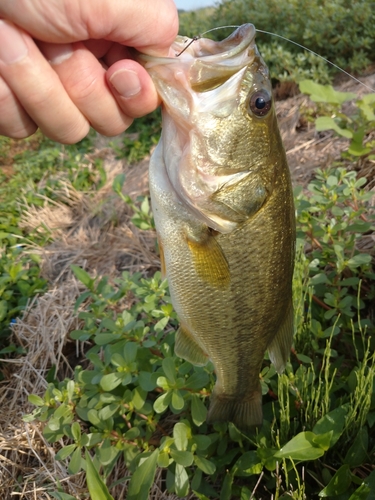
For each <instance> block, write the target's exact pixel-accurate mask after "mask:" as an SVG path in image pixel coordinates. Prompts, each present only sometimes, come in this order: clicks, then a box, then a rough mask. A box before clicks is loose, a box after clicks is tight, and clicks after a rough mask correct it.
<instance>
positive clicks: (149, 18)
mask: <svg viewBox="0 0 375 500" xmlns="http://www.w3.org/2000/svg"><path fill="white" fill-rule="evenodd" d="M177 31H178V17H177V10H176V7H175V5H174V3H173V0H152V1H150V0H33V2H30V1H29V0H6V1H5V0H4V1H1V2H0V135H5V136H8V137H12V138H17V139H20V138H24V137H28V136H29V135H31V134H33V133H34V132H35V131H36V130H37V128H38V127H39V128H40V129H41V130H42V132H43V133H44V134H45V135H46V136H47V137H50V138H51V139H53V140H55V141H59V142H62V143H66V144H70V143H74V142H77V141H79V140H81V139H82V138H83V137H85V135H86V134H87V133H88V131H89V128H90V125H91V126H92V127H93V128H94V129H95V130H97V131H98V132H100V133H101V134H104V135H108V136H112V135H117V134H120V133H121V132H123V131H124V130H126V129H127V128H128V127H129V126H130V124H131V123H132V121H133V118H135V117H138V116H142V115H145V114H147V113H149V112H151V111H153V110H154V109H155V108H156V107H157V106H158V104H159V99H158V95H157V93H156V89H155V87H154V85H153V83H152V80H151V78H150V77H149V75H148V73H147V72H146V70H145V69H144V68H143V67H142V66H140V65H139V64H138V63H137V62H135V61H134V60H132V59H131V54H130V52H129V47H134V48H136V49H137V50H138V51H140V52H143V53H146V54H151V55H160V56H163V55H168V54H169V47H170V45H171V43H172V42H173V40H174V39H175V37H176V35H177Z"/></svg>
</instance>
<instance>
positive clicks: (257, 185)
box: [140, 24, 282, 233]
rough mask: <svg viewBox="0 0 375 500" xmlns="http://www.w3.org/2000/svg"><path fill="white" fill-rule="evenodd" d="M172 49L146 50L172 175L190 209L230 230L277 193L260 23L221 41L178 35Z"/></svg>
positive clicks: (269, 93)
mask: <svg viewBox="0 0 375 500" xmlns="http://www.w3.org/2000/svg"><path fill="white" fill-rule="evenodd" d="M172 49H173V50H174V51H175V53H176V57H170V58H158V57H152V56H144V55H141V56H140V59H141V61H142V62H143V64H144V66H145V68H146V69H147V71H148V72H149V74H150V75H151V77H152V79H153V81H154V83H155V86H156V88H157V90H158V93H159V95H160V97H161V99H162V101H163V131H164V132H163V133H162V139H161V141H162V142H163V141H164V142H163V155H164V163H165V165H166V170H167V175H168V177H169V181H170V183H171V185H172V186H173V189H174V190H175V193H176V195H177V196H178V198H179V199H180V201H181V203H183V204H184V205H185V207H186V209H187V210H190V211H191V212H192V213H194V215H195V216H196V217H197V218H198V219H199V220H200V221H201V222H204V223H205V224H207V225H208V226H209V227H211V228H212V229H214V230H216V231H219V232H223V233H226V232H231V231H233V230H234V229H235V228H236V227H238V225H239V224H241V223H243V222H244V221H245V220H247V218H248V217H249V216H251V214H252V213H254V211H256V210H258V209H259V207H260V206H261V205H262V204H263V203H264V200H266V198H267V196H268V195H269V194H270V192H271V191H272V185H273V182H274V178H275V168H274V165H273V163H272V161H271V162H270V158H271V157H272V155H273V152H274V151H276V150H277V148H278V147H279V148H280V147H281V148H282V146H280V144H281V142H280V139H279V133H278V127H277V122H276V115H275V110H274V106H273V101H272V87H271V82H270V77H269V72H268V69H267V66H266V64H265V63H264V61H263V59H262V57H261V56H260V54H259V52H258V49H257V47H256V44H255V27H254V26H253V25H252V24H245V25H243V26H240V27H239V28H238V29H236V30H235V31H234V32H233V33H232V34H231V35H230V36H229V37H228V38H226V39H225V40H222V41H219V42H216V41H213V40H210V39H207V38H199V39H194V40H193V39H187V38H186V37H178V38H177V39H176V41H175V43H174V44H173V46H172ZM177 54H180V55H177ZM163 137H166V138H168V142H167V141H166V140H164V139H163Z"/></svg>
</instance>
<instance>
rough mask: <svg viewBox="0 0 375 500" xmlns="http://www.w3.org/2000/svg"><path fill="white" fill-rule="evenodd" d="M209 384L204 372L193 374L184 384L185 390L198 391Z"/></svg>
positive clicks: (206, 374)
mask: <svg viewBox="0 0 375 500" xmlns="http://www.w3.org/2000/svg"><path fill="white" fill-rule="evenodd" d="M208 382H209V376H208V373H207V372H205V371H199V372H198V371H197V372H194V373H193V375H192V376H191V377H189V378H188V379H187V381H186V383H185V386H184V387H185V388H186V389H193V390H198V389H202V388H203V387H206V385H207V384H208Z"/></svg>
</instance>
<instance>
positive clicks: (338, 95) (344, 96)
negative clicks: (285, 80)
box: [299, 80, 357, 104]
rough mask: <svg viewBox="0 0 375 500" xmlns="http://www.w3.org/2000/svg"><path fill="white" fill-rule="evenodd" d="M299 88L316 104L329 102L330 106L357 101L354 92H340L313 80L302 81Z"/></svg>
mask: <svg viewBox="0 0 375 500" xmlns="http://www.w3.org/2000/svg"><path fill="white" fill-rule="evenodd" d="M299 88H300V90H301V92H303V93H304V94H309V95H310V98H311V100H312V101H314V102H328V103H330V104H343V103H344V102H345V101H350V100H351V99H355V98H356V97H357V96H356V94H353V93H352V92H339V91H337V90H335V89H334V88H333V87H332V85H321V84H320V83H316V82H314V81H312V80H302V81H301V82H299Z"/></svg>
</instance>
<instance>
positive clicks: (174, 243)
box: [150, 143, 294, 430]
mask: <svg viewBox="0 0 375 500" xmlns="http://www.w3.org/2000/svg"><path fill="white" fill-rule="evenodd" d="M288 190H290V181H289V174H288V173H287V172H286V173H285V178H283V176H279V179H278V185H277V186H276V188H275V190H274V192H273V194H272V195H271V197H270V199H269V200H268V201H267V203H266V204H265V206H264V207H262V208H261V209H260V210H259V211H258V212H257V213H256V214H255V215H254V216H253V217H251V218H250V219H249V220H248V221H247V222H246V223H244V224H241V225H239V226H238V228H237V229H236V230H234V231H233V232H231V233H229V234H221V233H217V232H214V231H211V230H210V229H209V228H208V227H207V226H205V225H204V224H203V223H201V222H199V221H197V219H196V218H195V217H194V214H192V213H191V212H189V210H188V209H186V207H185V206H184V204H183V203H181V202H180V200H179V199H178V197H177V195H176V194H175V192H174V190H173V188H172V187H171V185H170V182H169V179H168V176H167V174H166V170H165V165H164V161H163V151H162V145H161V143H159V146H158V147H157V150H156V151H155V153H154V155H153V158H152V160H151V164H150V191H151V198H152V206H153V212H154V217H155V223H156V228H157V232H158V238H159V241H160V248H161V249H162V252H163V260H164V262H165V268H166V277H167V278H168V282H169V287H170V293H171V298H172V303H173V305H174V308H175V310H176V312H177V314H178V316H179V319H180V322H181V327H180V330H179V331H178V333H177V338H176V353H177V354H178V355H179V356H181V357H183V358H185V359H187V360H188V361H191V362H192V363H194V364H198V365H203V364H205V363H206V362H207V361H208V359H210V360H211V361H212V363H213V365H214V368H215V373H216V376H217V381H216V385H215V387H214V390H213V394H212V398H211V405H210V411H209V414H208V421H209V422H215V421H232V422H233V423H235V424H236V425H237V426H238V427H240V428H242V429H244V430H246V429H248V428H252V427H254V426H259V425H261V423H262V394H261V387H260V381H259V372H260V370H261V365H262V361H263V358H264V354H265V351H266V350H267V349H268V350H269V353H270V357H271V360H272V361H273V362H274V364H275V366H276V368H277V370H278V371H282V370H283V368H284V366H285V363H286V359H287V357H288V354H289V351H290V347H291V342H292V335H293V312H292V302H291V297H292V294H291V283H292V273H293V260H294V255H293V249H292V244H291V242H292V241H293V238H294V234H292V232H293V229H291V228H293V227H294V220H293V217H294V215H293V207H291V206H290V205H289V206H288V204H287V203H285V199H286V195H287V194H288V193H287V191H288ZM289 195H290V193H289ZM280 207H281V208H280Z"/></svg>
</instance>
